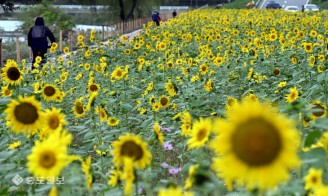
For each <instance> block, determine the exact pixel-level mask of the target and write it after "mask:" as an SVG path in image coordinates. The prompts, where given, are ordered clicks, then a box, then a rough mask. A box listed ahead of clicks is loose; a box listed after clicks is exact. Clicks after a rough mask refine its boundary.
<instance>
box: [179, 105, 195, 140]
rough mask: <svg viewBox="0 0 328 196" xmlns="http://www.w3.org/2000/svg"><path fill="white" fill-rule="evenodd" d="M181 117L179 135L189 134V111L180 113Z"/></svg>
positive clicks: (190, 121) (190, 125)
mask: <svg viewBox="0 0 328 196" xmlns="http://www.w3.org/2000/svg"><path fill="white" fill-rule="evenodd" d="M180 118H181V123H182V124H181V126H180V129H181V135H182V136H191V128H192V120H191V116H190V113H189V112H188V111H184V112H183V113H182V115H181V116H180Z"/></svg>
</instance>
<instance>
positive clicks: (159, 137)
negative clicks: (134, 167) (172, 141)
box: [154, 122, 164, 145]
mask: <svg viewBox="0 0 328 196" xmlns="http://www.w3.org/2000/svg"><path fill="white" fill-rule="evenodd" d="M154 132H155V135H156V139H157V140H158V141H159V143H161V144H162V145H163V144H164V136H163V134H162V133H161V127H160V126H159V124H158V122H155V124H154Z"/></svg>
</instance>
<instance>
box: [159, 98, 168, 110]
mask: <svg viewBox="0 0 328 196" xmlns="http://www.w3.org/2000/svg"><path fill="white" fill-rule="evenodd" d="M158 102H159V103H160V105H161V108H167V107H169V105H170V97H167V96H164V95H163V96H161V97H160V98H159V101H158Z"/></svg>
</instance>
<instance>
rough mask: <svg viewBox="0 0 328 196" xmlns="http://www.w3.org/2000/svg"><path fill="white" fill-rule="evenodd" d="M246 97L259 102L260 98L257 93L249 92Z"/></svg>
mask: <svg viewBox="0 0 328 196" xmlns="http://www.w3.org/2000/svg"><path fill="white" fill-rule="evenodd" d="M244 99H246V100H248V101H251V102H259V98H258V97H257V96H256V95H254V94H253V93H249V94H248V95H246V96H245V97H244Z"/></svg>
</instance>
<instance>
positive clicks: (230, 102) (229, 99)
mask: <svg viewBox="0 0 328 196" xmlns="http://www.w3.org/2000/svg"><path fill="white" fill-rule="evenodd" d="M237 104H238V100H237V99H236V98H233V97H227V104H226V109H227V110H231V109H232V108H233V107H234V106H236V105H237Z"/></svg>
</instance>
